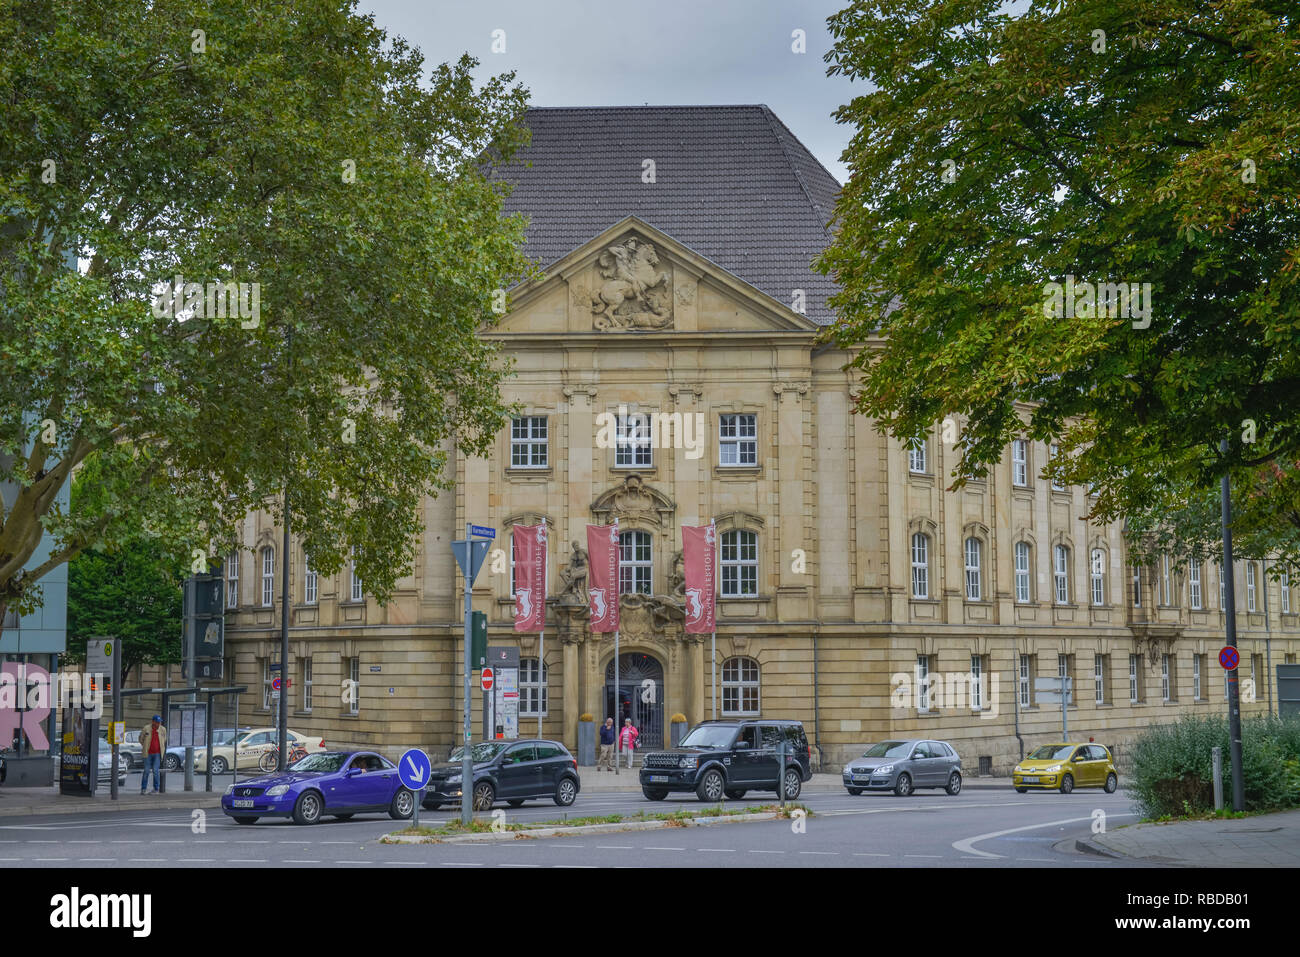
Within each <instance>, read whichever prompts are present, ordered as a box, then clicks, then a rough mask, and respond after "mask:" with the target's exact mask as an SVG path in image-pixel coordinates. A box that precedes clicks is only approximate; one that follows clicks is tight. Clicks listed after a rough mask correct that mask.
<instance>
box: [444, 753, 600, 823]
mask: <svg viewBox="0 0 1300 957" xmlns="http://www.w3.org/2000/svg"><path fill="white" fill-rule="evenodd" d="M463 757H464V751H463V749H461V748H453V749H452V752H451V754H450V755H449V756H448V758H447V760H446V761H444V762H443V763H442V764H435V765H434V766H433V769H432V771H431V772H430V774H429V785H428V788H427V789H426V790H425V792H424V801H423V803H422V805H421V806H422V807H427V808H431V809H433V810H435V811H436V810H437V809H438V808H440V807H442V805H444V804H451V803H453V802H454V803H456V804H459V803H460V800H461V787H462V783H461V770H462V765H461V762H462V759H463ZM470 760H471V761H472V762H473V764H474V791H473V794H474V798H473V800H474V810H476V811H486V810H488V809H490V808H491V807H492V805H493V804H495V803H497V802H498V801H505V802H506V803H507V804H509V805H510V806H511V807H519V805H521V804H523V803H524V802H525V801H529V800H539V799H544V798H550V799H551V800H552V801H554V802H555V803H556V804H558V805H559V806H560V807H568V806H569V805H570V804H572V803H573V800H574V798H576V797H577V796H578V791H579V789H580V788H581V787H582V782H581V781H580V780H579V778H578V762H577V761H576V760H575V759H574V757H573V755H572V754H570V753H569V752H568V750H567V749H566V748H565V747H564V745H562V744H560V742H558V741H545V740H542V739H540V738H531V739H527V740H523V741H483V742H480V743H478V744H472V745H470Z"/></svg>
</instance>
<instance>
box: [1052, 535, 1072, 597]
mask: <svg viewBox="0 0 1300 957" xmlns="http://www.w3.org/2000/svg"><path fill="white" fill-rule="evenodd" d="M1054 578H1055V580H1056V603H1057V604H1058V605H1068V604H1069V603H1070V549H1069V548H1068V547H1067V546H1065V545H1057V546H1056V569H1055V575H1054Z"/></svg>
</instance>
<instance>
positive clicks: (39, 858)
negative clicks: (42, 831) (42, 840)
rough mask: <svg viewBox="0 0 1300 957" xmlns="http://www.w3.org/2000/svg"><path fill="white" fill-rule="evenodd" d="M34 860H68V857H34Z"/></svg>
mask: <svg viewBox="0 0 1300 957" xmlns="http://www.w3.org/2000/svg"><path fill="white" fill-rule="evenodd" d="M32 860H33V861H66V860H67V858H66V857H33V858H32Z"/></svg>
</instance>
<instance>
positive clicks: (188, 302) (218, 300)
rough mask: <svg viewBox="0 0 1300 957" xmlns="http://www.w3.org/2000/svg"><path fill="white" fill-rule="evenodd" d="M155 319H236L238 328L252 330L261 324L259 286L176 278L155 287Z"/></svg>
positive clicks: (178, 276)
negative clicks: (189, 280)
mask: <svg viewBox="0 0 1300 957" xmlns="http://www.w3.org/2000/svg"><path fill="white" fill-rule="evenodd" d="M153 315H154V318H155V319H177V320H179V321H181V322H184V321H186V320H187V319H239V320H240V323H239V328H241V329H256V328H257V327H258V326H259V325H260V324H261V321H262V284H261V283H258V282H221V281H220V280H217V281H216V282H209V283H198V282H185V279H184V277H183V276H180V275H177V276H176V278H175V279H173V280H171V282H170V283H162V284H161V286H158V287H155V289H154V296H153Z"/></svg>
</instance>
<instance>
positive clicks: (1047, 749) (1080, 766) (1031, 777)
mask: <svg viewBox="0 0 1300 957" xmlns="http://www.w3.org/2000/svg"><path fill="white" fill-rule="evenodd" d="M1011 783H1012V784H1013V785H1014V786H1015V789H1016V791H1017V792H1018V793H1020V794H1024V793H1025V792H1026V791H1028V790H1029V789H1030V788H1041V789H1044V790H1056V789H1058V788H1059V789H1060V791H1061V793H1062V794H1069V793H1070V792H1071V791H1073V790H1074V789H1075V788H1105V789H1106V793H1107V794H1114V793H1115V789H1116V788H1117V787H1119V776H1118V775H1117V774H1116V773H1115V762H1114V760H1113V759H1112V758H1111V754H1110V751H1109V749H1107V748H1105V747H1103V746H1102V745H1100V744H1080V743H1078V742H1075V743H1073V744H1045V745H1043V746H1042V747H1041V748H1035V749H1034V751H1033V752H1032V753H1031V754H1030V755H1029V757H1027V758H1025V759H1024V760H1023V761H1021V762H1020V763H1019V764H1017V765H1016V767H1015V770H1014V771H1012V772H1011Z"/></svg>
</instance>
